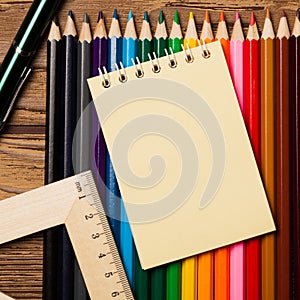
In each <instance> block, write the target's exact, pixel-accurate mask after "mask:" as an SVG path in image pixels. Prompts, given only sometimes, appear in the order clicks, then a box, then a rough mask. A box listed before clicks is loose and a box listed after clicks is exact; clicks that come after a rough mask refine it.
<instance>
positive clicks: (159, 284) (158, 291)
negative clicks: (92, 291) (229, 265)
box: [151, 10, 168, 300]
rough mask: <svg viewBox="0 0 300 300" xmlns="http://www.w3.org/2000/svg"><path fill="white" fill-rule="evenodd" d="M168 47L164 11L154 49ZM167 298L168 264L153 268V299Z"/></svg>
mask: <svg viewBox="0 0 300 300" xmlns="http://www.w3.org/2000/svg"><path fill="white" fill-rule="evenodd" d="M167 48H168V33H167V29H166V23H165V18H164V14H163V11H162V10H161V11H160V13H159V18H158V23H157V27H156V31H155V35H154V43H153V50H154V52H155V54H156V55H157V57H162V56H165V55H166V53H165V49H167ZM165 299H166V266H160V267H157V268H154V269H152V270H151V300H165Z"/></svg>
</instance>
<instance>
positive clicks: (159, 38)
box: [153, 10, 168, 57]
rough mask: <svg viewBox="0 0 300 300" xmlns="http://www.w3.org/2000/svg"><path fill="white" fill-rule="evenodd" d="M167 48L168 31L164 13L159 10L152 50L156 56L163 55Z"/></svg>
mask: <svg viewBox="0 0 300 300" xmlns="http://www.w3.org/2000/svg"><path fill="white" fill-rule="evenodd" d="M165 49H168V33H167V28H166V23H165V17H164V13H163V11H162V10H161V11H160V13H159V17H158V22H157V27H156V31H155V34H154V39H153V50H154V52H155V54H156V55H157V57H162V56H165V55H166V53H165Z"/></svg>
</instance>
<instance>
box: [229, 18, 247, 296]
mask: <svg viewBox="0 0 300 300" xmlns="http://www.w3.org/2000/svg"><path fill="white" fill-rule="evenodd" d="M230 73H231V77H232V81H233V84H234V88H235V91H236V94H237V98H238V101H239V105H240V109H241V112H242V114H243V116H244V103H245V83H244V34H243V29H242V26H241V19H240V16H239V13H236V18H235V23H234V27H233V31H232V35H231V40H230ZM244 298H245V243H244V242H240V243H237V244H234V245H232V246H230V299H232V300H242V299H244Z"/></svg>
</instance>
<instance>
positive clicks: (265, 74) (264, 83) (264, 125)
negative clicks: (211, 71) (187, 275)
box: [261, 11, 276, 300]
mask: <svg viewBox="0 0 300 300" xmlns="http://www.w3.org/2000/svg"><path fill="white" fill-rule="evenodd" d="M274 74H275V34H274V30H273V25H272V21H271V19H270V12H269V11H267V16H266V19H265V24H264V28H263V32H262V37H261V172H262V178H263V182H264V186H265V189H266V193H267V196H268V200H269V204H270V207H271V211H272V214H273V216H275V211H276V206H275V176H274V172H275V168H274V163H275V149H274V147H275V145H274V139H275V136H274V134H275V129H274V127H275V124H274V121H275V120H274V114H275V109H274V106H275V100H274V98H275V78H274V77H275V76H274ZM261 248H262V249H261V251H262V257H261V260H262V261H261V264H262V274H261V276H262V287H261V288H262V299H271V300H272V299H275V234H268V235H266V236H264V237H263V238H262V241H261Z"/></svg>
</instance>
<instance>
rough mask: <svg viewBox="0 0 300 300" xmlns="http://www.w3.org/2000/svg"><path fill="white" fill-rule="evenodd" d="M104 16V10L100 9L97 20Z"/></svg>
mask: <svg viewBox="0 0 300 300" xmlns="http://www.w3.org/2000/svg"><path fill="white" fill-rule="evenodd" d="M102 18H103V13H102V11H99V14H98V20H97V22H99V21H100V20H101V19H102Z"/></svg>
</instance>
